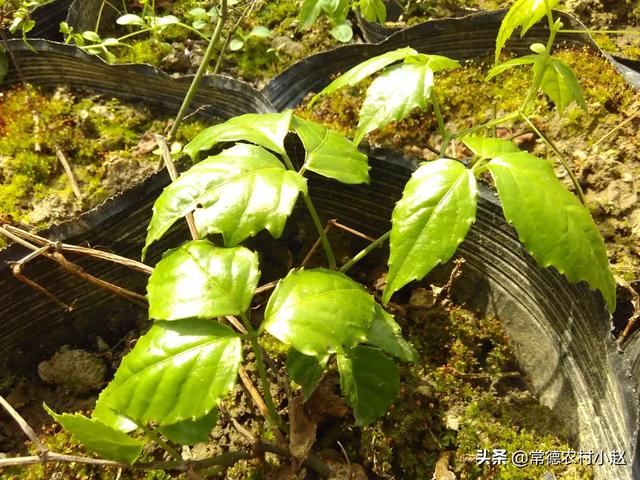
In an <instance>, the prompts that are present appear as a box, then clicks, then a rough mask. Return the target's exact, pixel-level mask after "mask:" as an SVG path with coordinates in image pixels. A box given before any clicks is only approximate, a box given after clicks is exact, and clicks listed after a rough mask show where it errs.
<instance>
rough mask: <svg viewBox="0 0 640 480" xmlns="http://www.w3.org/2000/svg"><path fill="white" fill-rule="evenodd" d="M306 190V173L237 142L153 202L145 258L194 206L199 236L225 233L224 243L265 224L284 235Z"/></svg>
mask: <svg viewBox="0 0 640 480" xmlns="http://www.w3.org/2000/svg"><path fill="white" fill-rule="evenodd" d="M306 191H307V183H306V180H305V178H304V177H302V176H301V175H300V174H298V173H297V172H294V171H289V170H286V169H285V167H284V165H282V162H280V160H279V159H278V158H276V157H275V156H274V155H272V154H271V153H269V152H268V151H267V150H265V149H264V148H262V147H258V146H255V145H247V144H237V145H236V146H234V147H231V148H229V149H227V150H224V151H223V152H221V153H220V154H218V155H215V156H213V157H209V158H207V159H206V160H203V161H202V162H200V163H198V164H197V165H195V166H193V167H191V168H190V169H189V170H188V171H186V172H185V173H183V174H182V175H181V176H180V177H179V178H178V179H177V180H176V181H175V182H173V183H172V184H171V185H169V186H168V187H166V188H165V189H164V190H163V192H162V193H161V194H160V196H159V197H158V199H157V200H156V202H155V203H154V205H153V216H152V217H151V222H150V223H149V227H148V231H147V241H146V244H145V247H144V249H143V251H142V254H143V257H144V254H145V252H146V250H147V248H148V246H149V245H150V244H151V243H153V242H154V241H156V240H158V239H159V238H161V237H162V236H163V235H164V233H165V232H166V231H167V230H168V229H169V227H171V225H173V224H174V223H175V222H176V220H178V219H179V218H182V217H184V216H185V215H186V214H187V213H189V212H191V211H194V210H195V212H194V218H195V222H196V226H197V228H198V232H199V234H200V236H201V237H204V236H206V235H208V234H209V233H213V232H215V233H222V235H223V237H224V242H225V245H230V246H232V245H236V244H238V243H240V242H242V241H243V240H244V239H245V238H247V237H249V236H251V235H255V234H256V233H257V232H258V231H260V230H262V229H264V228H266V229H267V230H268V231H269V232H270V233H271V235H273V236H274V237H279V236H280V235H281V234H282V230H283V229H284V225H285V222H286V220H287V217H288V216H289V215H290V214H291V211H292V210H293V207H294V205H295V202H296V199H297V198H298V193H299V192H303V193H306Z"/></svg>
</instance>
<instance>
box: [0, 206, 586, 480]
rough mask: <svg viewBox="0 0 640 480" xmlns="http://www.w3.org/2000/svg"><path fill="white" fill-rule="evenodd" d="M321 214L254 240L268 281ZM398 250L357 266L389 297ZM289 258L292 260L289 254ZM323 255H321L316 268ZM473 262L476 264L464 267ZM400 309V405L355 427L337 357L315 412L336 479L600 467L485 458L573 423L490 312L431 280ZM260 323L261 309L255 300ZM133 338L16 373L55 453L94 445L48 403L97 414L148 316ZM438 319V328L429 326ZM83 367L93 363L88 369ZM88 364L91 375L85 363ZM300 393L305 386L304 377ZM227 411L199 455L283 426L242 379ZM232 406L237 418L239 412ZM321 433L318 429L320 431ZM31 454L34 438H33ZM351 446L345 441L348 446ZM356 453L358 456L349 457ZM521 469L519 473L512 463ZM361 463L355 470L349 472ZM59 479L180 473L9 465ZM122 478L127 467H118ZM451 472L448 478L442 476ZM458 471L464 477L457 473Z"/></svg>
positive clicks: (24, 406) (278, 385) (272, 349)
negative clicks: (410, 350) (545, 397)
mask: <svg viewBox="0 0 640 480" xmlns="http://www.w3.org/2000/svg"><path fill="white" fill-rule="evenodd" d="M311 232H313V230H312V226H311V224H310V222H309V221H308V220H307V219H306V217H303V216H302V214H296V216H294V218H292V219H291V220H290V222H289V224H288V226H287V229H286V232H285V235H284V236H283V238H282V239H281V240H273V239H271V237H269V236H268V235H266V234H260V235H258V237H257V238H255V239H252V240H251V241H250V242H249V245H248V246H249V248H255V249H256V250H257V251H259V252H260V255H261V269H262V270H263V277H262V280H261V283H267V282H269V281H271V280H274V279H277V278H279V277H281V276H282V275H283V274H284V273H286V271H287V270H288V269H289V268H291V266H293V265H299V264H300V263H301V261H302V259H303V258H304V257H305V255H306V253H307V252H308V250H309V248H311V245H312V244H313V242H314V240H315V234H314V233H311ZM330 239H331V241H332V244H334V245H335V246H336V254H337V256H338V257H339V258H342V257H344V256H347V255H351V254H353V252H355V251H358V250H359V249H360V248H362V246H363V245H364V244H363V241H362V240H361V239H359V238H355V237H353V236H352V235H350V234H347V233H344V232H341V231H335V230H334V231H331V232H330ZM385 255H386V252H382V251H381V252H380V253H379V254H374V255H373V256H371V257H367V258H366V259H365V260H364V261H363V262H362V263H361V264H359V265H358V266H357V267H356V268H355V269H354V270H353V271H352V272H351V274H352V276H353V277H354V278H356V279H358V280H359V281H361V282H363V283H364V284H365V285H366V286H367V288H368V289H369V290H370V292H372V293H373V294H374V295H375V296H376V297H377V298H378V300H379V299H380V295H381V293H382V289H383V288H384V283H385V271H386V267H385V258H386V256H385ZM282 259H284V260H285V261H284V262H283V261H282ZM321 263H322V257H321V255H320V254H319V253H318V254H316V255H315V256H313V257H312V259H311V262H310V263H309V264H308V265H307V266H308V267H313V266H315V265H319V264H321ZM462 268H464V265H463V266H462ZM269 294H270V293H269V292H266V293H264V294H261V295H260V296H257V297H256V298H255V299H254V304H255V305H256V308H258V306H260V305H261V306H262V307H263V306H264V305H265V304H266V300H267V298H268V295H269ZM389 308H390V311H391V312H392V313H393V314H394V315H395V317H396V321H397V322H398V323H399V324H400V325H401V327H402V329H403V334H404V336H405V338H407V339H408V340H409V341H410V342H411V343H413V345H414V346H415V348H416V349H417V351H418V352H419V354H420V358H421V361H420V362H418V363H416V364H401V365H400V373H401V391H400V394H399V395H398V397H397V399H396V401H395V402H394V404H393V405H392V407H391V408H390V410H389V412H388V413H387V414H386V415H385V416H384V417H383V418H382V419H380V420H378V421H376V422H374V423H373V424H372V425H370V426H368V427H364V428H354V427H353V423H354V419H353V417H352V413H351V411H350V409H349V407H348V406H347V405H346V404H345V402H344V400H343V399H342V397H341V396H340V387H339V379H338V375H337V370H336V367H335V365H331V366H330V368H329V370H328V372H327V373H326V374H325V376H324V378H323V380H322V381H321V383H320V385H319V386H318V388H317V389H316V391H315V392H314V394H313V395H312V396H311V398H310V399H309V401H308V402H307V404H306V407H305V408H304V410H303V414H304V415H305V416H306V417H307V418H308V420H309V421H310V422H312V423H313V424H315V425H317V435H316V437H315V446H314V448H313V450H312V451H313V452H315V453H316V454H318V455H319V456H320V457H321V458H322V459H323V460H325V461H326V462H327V463H328V464H329V465H330V466H331V468H333V469H334V471H335V472H343V473H342V474H340V473H336V476H334V477H333V478H334V479H347V478H352V479H353V478H359V479H367V478H377V479H389V480H404V479H408V478H415V479H428V478H432V475H433V474H434V472H435V471H436V470H438V472H439V475H444V474H445V473H446V474H447V475H449V476H450V475H451V474H453V475H456V478H459V479H467V478H486V479H490V478H507V477H499V476H498V475H520V476H518V477H514V478H523V479H524V478H531V479H534V478H542V476H543V475H545V474H547V473H548V474H552V475H555V476H556V477H555V478H566V479H587V478H592V471H591V470H590V468H587V467H586V466H584V467H583V466H578V465H573V466H562V465H558V466H552V467H546V466H539V467H532V468H530V469H528V470H527V476H526V477H523V476H521V475H522V471H519V470H517V469H515V467H505V468H503V469H501V470H500V471H499V470H498V469H497V468H496V467H480V466H478V465H477V462H476V451H477V449H482V448H487V449H492V448H495V446H496V445H500V446H501V447H504V448H506V449H508V450H516V449H519V450H525V451H529V450H560V451H563V450H567V449H569V448H570V447H571V446H573V447H575V445H574V444H573V442H574V439H572V438H571V437H570V436H569V435H568V434H567V432H566V431H565V430H564V429H563V427H562V426H561V425H562V422H560V421H559V419H558V418H556V417H555V416H554V414H553V412H551V411H550V410H549V409H548V408H546V407H543V406H541V405H540V404H539V403H538V402H537V400H536V398H535V396H534V395H533V394H532V393H531V390H530V388H529V387H528V381H527V378H526V377H525V376H524V375H523V374H522V373H521V372H520V371H519V370H518V367H517V364H516V361H515V358H514V356H513V354H512V352H511V350H510V348H509V346H508V343H509V339H508V338H507V336H506V335H505V333H504V332H503V330H502V327H501V324H500V322H499V321H498V320H497V319H495V318H493V317H486V318H481V317H479V316H477V315H475V314H474V313H472V312H470V311H467V310H464V309H462V308H460V307H457V306H456V305H454V304H452V303H451V301H450V300H449V299H448V298H447V296H446V295H442V294H441V289H440V288H439V287H438V286H434V285H430V284H429V283H428V282H419V283H416V284H414V285H413V286H412V288H406V289H404V290H402V291H400V292H399V293H398V294H397V295H396V297H395V302H394V303H390V304H389ZM253 312H254V313H253V320H254V323H258V322H259V321H260V319H261V310H260V309H254V311H253ZM137 321H138V327H137V328H136V329H135V330H133V331H132V332H130V333H129V334H128V335H127V336H126V337H125V338H122V339H120V341H117V342H114V343H113V345H106V344H105V343H104V341H103V340H101V339H96V340H95V349H94V350H92V351H83V350H80V349H78V348H76V347H74V346H65V347H62V348H61V349H60V350H59V351H58V352H56V354H55V355H54V356H53V357H52V358H50V359H49V360H46V361H44V362H42V363H41V364H40V365H39V367H38V373H39V377H38V378H16V377H11V378H4V379H2V383H1V387H0V394H2V395H4V396H6V398H8V399H9V401H11V402H12V403H13V404H14V406H16V408H17V409H18V411H19V412H20V413H21V414H22V415H24V416H25V417H26V419H27V420H28V422H29V423H30V424H31V425H32V426H34V427H35V428H36V429H37V431H39V432H40V436H41V438H42V440H43V441H44V442H45V443H46V444H47V445H48V446H50V448H51V449H52V450H54V451H59V452H62V453H75V454H88V455H91V454H90V453H87V452H86V451H84V449H83V448H82V447H81V446H79V445H77V443H76V442H75V441H74V440H73V439H72V438H70V437H69V436H68V435H67V434H66V433H65V432H64V431H63V430H61V429H60V428H59V427H56V426H52V425H51V424H50V421H49V420H48V418H47V417H46V414H45V413H44V411H43V409H42V407H41V405H42V402H43V401H44V402H45V403H46V404H47V405H49V406H50V407H52V408H53V409H54V410H55V411H58V412H61V411H66V412H74V411H78V410H80V411H84V412H88V411H90V409H91V407H92V406H93V404H94V402H95V400H96V398H97V394H98V392H99V389H100V388H101V387H102V386H103V384H104V382H105V381H106V380H108V379H109V378H110V377H111V376H112V375H113V373H114V371H115V369H116V368H117V366H118V364H119V361H120V359H121V358H122V356H123V355H125V354H126V353H127V351H129V349H130V348H131V347H132V346H133V344H134V342H135V339H136V338H137V337H138V336H139V335H141V334H142V333H144V331H146V329H147V328H148V322H147V321H146V319H145V318H139V319H137ZM427 326H428V327H427ZM261 342H262V344H263V346H264V347H265V349H266V351H267V353H268V355H269V356H270V358H271V359H272V361H273V362H274V364H275V367H276V368H275V370H280V371H283V369H284V362H285V360H286V349H285V348H283V346H282V345H280V344H279V343H278V342H277V341H275V340H273V339H272V338H270V337H268V336H266V335H265V336H264V337H263V338H261ZM79 365H82V366H83V367H82V368H79ZM245 365H246V366H247V370H248V371H249V372H250V374H251V375H252V376H253V378H254V382H255V383H256V384H258V379H257V375H256V374H255V372H254V368H253V355H252V354H251V353H250V352H248V351H246V352H245ZM78 370H82V374H80V373H79V372H78ZM275 370H274V369H272V370H270V372H271V381H272V385H273V387H272V393H273V395H274V398H275V401H276V404H277V408H278V409H279V410H280V413H282V414H286V413H287V410H288V408H291V407H290V401H292V398H293V397H288V395H287V393H286V392H285V390H283V384H282V380H281V379H280V378H278V377H277V376H276V375H274V374H273V372H274V371H275ZM294 395H295V386H294ZM223 409H224V410H223V412H224V411H226V412H228V414H227V413H226V412H225V413H224V414H223V415H222V416H221V420H220V421H219V423H218V424H217V426H216V427H215V428H214V430H213V431H212V432H211V434H210V439H209V441H208V442H205V443H200V444H196V445H193V446H191V447H190V449H189V452H190V455H191V456H192V458H194V459H199V458H206V457H209V456H212V455H217V454H220V453H223V452H224V451H227V450H229V449H238V448H244V447H246V446H247V445H248V444H249V440H248V439H247V438H246V437H245V436H243V435H242V434H241V433H239V431H238V430H237V429H236V428H235V427H234V425H233V423H232V422H231V421H230V418H233V419H235V420H236V421H238V422H239V423H240V424H241V425H242V426H243V427H245V428H246V429H248V430H249V431H250V432H251V433H252V434H254V435H260V436H261V437H262V438H265V439H270V438H272V436H273V433H272V432H270V430H269V429H268V428H267V427H266V426H265V425H264V421H263V420H262V419H261V417H260V415H259V413H258V411H257V410H256V408H255V406H254V405H253V404H252V402H251V400H250V398H249V396H248V395H247V394H246V392H245V391H244V390H243V388H241V387H240V385H237V386H236V388H235V390H234V391H233V392H232V394H231V395H230V397H229V398H227V400H226V401H225V402H224V404H223ZM227 415H228V416H227ZM309 440H310V441H313V440H314V437H313V435H311V437H310V438H309ZM22 441H23V439H22V438H21V437H20V434H19V432H18V431H17V429H16V428H15V426H14V425H13V424H12V423H11V420H10V419H8V418H7V417H6V416H5V417H3V418H2V422H1V423H0V445H1V446H2V451H3V452H5V453H4V454H5V455H16V454H20V453H22V454H24V453H26V452H25V447H24V446H23V444H22ZM27 448H28V451H33V446H32V445H29V444H27ZM341 449H344V451H342V450H341ZM345 457H348V459H349V464H347V462H346V461H345ZM162 458H163V455H162V452H159V451H156V450H146V451H145V453H144V459H145V460H151V459H156V460H160V459H162ZM512 468H513V471H512V470H511V469H512ZM349 469H350V471H351V477H349V476H348V475H347V474H346V472H347V471H349ZM47 473H48V474H50V475H52V477H51V478H87V479H97V478H108V479H111V478H114V479H115V478H122V479H126V478H136V479H142V478H162V479H168V478H180V477H177V476H171V475H168V474H166V473H160V472H151V473H149V472H144V473H142V472H133V473H132V472H127V471H123V472H121V473H120V474H118V472H117V471H116V470H113V469H105V468H97V467H87V466H80V465H59V466H49V468H48V469H46V471H45V468H44V467H43V466H41V465H37V466H30V467H26V468H23V469H15V468H14V469H7V470H5V471H4V472H0V478H1V479H7V480H8V479H38V478H43V477H44V476H45V475H46V474H47ZM118 475H120V476H118ZM224 478H227V479H233V480H240V479H243V480H244V479H249V478H254V479H259V478H262V479H271V480H284V479H293V478H300V479H304V478H314V477H313V476H309V472H306V471H305V469H302V470H301V471H300V470H297V469H292V466H291V463H290V462H289V461H286V460H283V459H281V458H278V457H276V456H272V455H267V456H266V457H265V458H262V459H254V460H250V461H243V462H240V463H238V464H236V465H235V466H234V467H232V468H230V469H229V470H227V471H226V473H225V474H224ZM439 478H448V477H446V476H440V477H439ZM451 478H453V477H451Z"/></svg>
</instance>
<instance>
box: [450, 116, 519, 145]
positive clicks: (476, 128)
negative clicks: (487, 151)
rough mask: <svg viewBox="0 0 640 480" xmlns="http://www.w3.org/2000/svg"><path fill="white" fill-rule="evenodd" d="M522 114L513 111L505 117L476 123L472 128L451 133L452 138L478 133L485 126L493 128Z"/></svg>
mask: <svg viewBox="0 0 640 480" xmlns="http://www.w3.org/2000/svg"><path fill="white" fill-rule="evenodd" d="M519 116H520V112H511V113H509V114H507V115H505V116H503V117H500V118H495V119H493V120H490V121H488V122H486V123H483V124H481V125H474V126H473V127H470V128H465V129H464V130H461V131H459V132H455V133H451V134H450V136H451V138H452V139H454V138H462V137H465V136H467V135H471V134H472V133H476V132H478V131H480V130H484V129H485V128H491V127H494V126H496V125H500V124H501V123H506V122H509V121H511V120H515V119H516V118H518V117H519Z"/></svg>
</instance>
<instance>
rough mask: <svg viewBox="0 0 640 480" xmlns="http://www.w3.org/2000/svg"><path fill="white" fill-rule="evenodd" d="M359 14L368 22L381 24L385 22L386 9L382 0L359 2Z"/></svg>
mask: <svg viewBox="0 0 640 480" xmlns="http://www.w3.org/2000/svg"><path fill="white" fill-rule="evenodd" d="M359 5H360V14H361V15H362V16H363V17H364V18H365V20H368V21H369V22H378V23H380V24H383V23H384V22H385V21H386V20H387V8H386V7H385V5H384V2H383V1H382V0H360V2H359Z"/></svg>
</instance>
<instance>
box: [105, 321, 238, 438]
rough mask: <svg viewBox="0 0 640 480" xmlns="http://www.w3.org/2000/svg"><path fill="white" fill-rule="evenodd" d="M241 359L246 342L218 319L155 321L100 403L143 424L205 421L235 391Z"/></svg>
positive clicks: (129, 355) (122, 365)
mask: <svg viewBox="0 0 640 480" xmlns="http://www.w3.org/2000/svg"><path fill="white" fill-rule="evenodd" d="M241 359H242V345H241V340H240V338H239V337H238V335H237V334H236V333H235V332H234V331H233V330H231V329H230V328H229V327H226V326H224V325H221V324H219V323H218V322H216V321H213V320H212V321H205V320H199V319H193V320H178V321H173V322H163V321H159V322H155V323H154V325H153V326H152V327H151V329H150V330H149V331H148V332H147V333H146V334H145V335H143V336H142V337H140V339H139V340H138V342H137V343H136V345H135V347H133V350H131V352H129V353H128V354H127V355H126V356H125V357H124V358H123V360H122V363H121V364H120V367H119V368H118V371H117V372H116V374H115V377H114V379H113V380H112V382H111V384H110V385H109V386H108V387H107V389H108V394H107V395H103V396H102V397H101V398H100V401H101V402H104V403H105V406H107V407H109V408H111V409H113V410H115V411H116V412H119V413H121V414H123V415H125V416H126V417H128V418H130V419H132V420H134V421H135V422H136V423H138V424H146V423H148V422H154V423H157V424H158V425H160V426H166V425H172V424H175V423H178V422H182V421H185V420H193V419H199V418H202V417H203V416H205V415H207V414H208V413H209V412H211V410H212V409H213V408H215V407H216V406H217V405H218V403H219V402H220V400H222V398H223V397H224V396H225V395H227V394H228V393H229V392H230V391H231V390H232V389H233V387H234V385H235V382H236V377H237V374H238V368H239V367H240V361H241Z"/></svg>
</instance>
